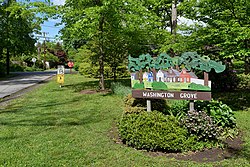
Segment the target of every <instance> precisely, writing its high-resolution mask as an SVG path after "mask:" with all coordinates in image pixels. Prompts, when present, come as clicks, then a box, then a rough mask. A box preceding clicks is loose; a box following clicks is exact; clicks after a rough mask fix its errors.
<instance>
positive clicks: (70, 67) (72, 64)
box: [68, 61, 74, 74]
mask: <svg viewBox="0 0 250 167" xmlns="http://www.w3.org/2000/svg"><path fill="white" fill-rule="evenodd" d="M68 66H69V69H70V74H71V73H72V67H74V62H72V61H69V62H68Z"/></svg>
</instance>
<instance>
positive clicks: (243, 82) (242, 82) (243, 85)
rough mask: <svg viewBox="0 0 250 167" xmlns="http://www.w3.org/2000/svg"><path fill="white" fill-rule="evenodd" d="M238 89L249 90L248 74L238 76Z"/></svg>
mask: <svg viewBox="0 0 250 167" xmlns="http://www.w3.org/2000/svg"><path fill="white" fill-rule="evenodd" d="M238 78H239V84H238V89H248V90H249V89H250V74H239V75H238Z"/></svg>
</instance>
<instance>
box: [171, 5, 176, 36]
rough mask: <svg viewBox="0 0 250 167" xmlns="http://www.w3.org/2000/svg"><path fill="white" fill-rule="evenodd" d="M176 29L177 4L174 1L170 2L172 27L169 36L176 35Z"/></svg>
mask: <svg viewBox="0 0 250 167" xmlns="http://www.w3.org/2000/svg"><path fill="white" fill-rule="evenodd" d="M176 28H177V3H176V0H173V1H172V26H171V34H174V35H176Z"/></svg>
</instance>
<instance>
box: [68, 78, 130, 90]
mask: <svg viewBox="0 0 250 167" xmlns="http://www.w3.org/2000/svg"><path fill="white" fill-rule="evenodd" d="M112 82H120V83H122V84H123V85H124V86H128V87H130V86H131V85H130V83H131V81H130V78H126V79H117V80H116V81H114V80H113V79H107V80H105V89H110V88H111V83H112ZM64 87H66V88H69V89H72V90H74V92H80V91H81V90H85V89H94V90H98V89H99V81H89V82H81V83H77V84H72V85H65V86H64Z"/></svg>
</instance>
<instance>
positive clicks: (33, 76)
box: [0, 70, 57, 99]
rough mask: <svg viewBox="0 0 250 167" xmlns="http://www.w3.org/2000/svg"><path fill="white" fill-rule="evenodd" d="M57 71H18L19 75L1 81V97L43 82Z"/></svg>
mask: <svg viewBox="0 0 250 167" xmlns="http://www.w3.org/2000/svg"><path fill="white" fill-rule="evenodd" d="M56 73H57V71H56V70H54V71H43V72H16V73H14V74H17V76H15V77H12V78H9V79H7V80H2V81H0V99H3V98H6V97H9V96H11V95H13V94H16V93H17V92H19V91H21V90H23V89H27V88H29V87H31V86H34V85H36V84H38V83H41V82H43V81H45V80H47V79H49V78H51V77H53V76H54V75H56Z"/></svg>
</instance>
